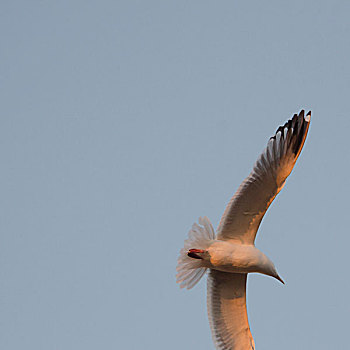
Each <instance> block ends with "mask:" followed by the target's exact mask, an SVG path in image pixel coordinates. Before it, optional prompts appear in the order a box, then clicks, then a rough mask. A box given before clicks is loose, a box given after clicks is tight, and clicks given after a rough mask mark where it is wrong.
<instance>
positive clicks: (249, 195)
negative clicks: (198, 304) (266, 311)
mask: <svg viewBox="0 0 350 350" xmlns="http://www.w3.org/2000/svg"><path fill="white" fill-rule="evenodd" d="M310 119H311V111H310V112H308V113H307V114H306V115H305V113H304V110H301V111H300V113H299V114H294V116H293V117H292V118H291V119H290V120H288V121H287V122H286V123H285V124H284V125H283V126H280V127H279V128H278V129H277V131H276V133H275V135H274V136H272V137H271V138H270V139H269V141H268V144H267V147H266V148H265V150H264V152H263V153H262V154H261V155H260V157H259V158H258V160H257V161H256V163H255V165H254V168H253V170H252V172H251V173H250V174H249V176H248V177H247V178H246V179H245V180H244V181H243V182H242V184H241V186H240V187H239V188H238V190H237V192H236V193H235V195H234V196H233V197H232V199H231V200H230V202H229V204H228V205H227V207H226V209H225V212H224V214H223V216H222V218H221V221H220V224H219V227H218V229H217V233H216V235H215V231H214V229H213V226H212V224H211V223H210V221H209V219H208V218H207V217H201V218H199V220H198V223H199V225H198V224H197V223H194V224H193V226H192V228H191V230H190V231H189V233H188V239H187V240H185V243H184V247H183V248H182V249H181V250H180V256H179V258H178V264H177V268H176V270H177V275H176V282H177V283H179V284H180V287H181V288H184V287H185V288H187V289H191V288H192V287H193V286H194V285H196V283H197V282H198V281H199V280H200V279H201V277H202V276H203V275H204V274H205V273H206V271H207V270H209V273H208V278H207V307H208V318H209V323H210V328H211V332H212V338H213V341H214V344H215V347H216V349H218V350H254V349H255V345H254V339H253V336H252V334H251V332H250V327H249V322H248V315H247V306H246V284H247V275H248V273H251V272H257V273H261V274H264V275H267V276H271V277H274V278H276V279H277V280H278V281H280V282H281V283H283V284H284V282H283V280H282V278H281V277H280V276H279V275H278V273H277V270H276V267H275V265H274V264H273V262H272V261H271V260H270V259H269V258H268V257H267V256H266V255H265V254H264V253H262V252H261V251H260V250H259V249H257V248H256V247H255V244H254V241H255V237H256V234H257V231H258V229H259V225H260V223H261V220H262V218H263V216H264V215H265V213H266V211H267V209H268V208H269V206H270V204H271V203H272V201H273V200H274V199H275V197H276V196H277V194H278V193H279V192H280V191H281V189H282V188H283V186H284V184H285V182H286V179H287V177H288V176H289V174H290V173H291V171H292V169H293V167H294V165H295V162H296V161H297V159H298V157H299V154H300V152H301V150H302V148H303V145H304V142H305V139H306V135H307V132H308V129H309V125H310Z"/></svg>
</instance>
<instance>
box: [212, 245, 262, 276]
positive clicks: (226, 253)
mask: <svg viewBox="0 0 350 350" xmlns="http://www.w3.org/2000/svg"><path fill="white" fill-rule="evenodd" d="M208 252H209V255H210V265H211V266H210V267H211V268H213V269H215V270H220V271H224V272H238V273H245V272H259V270H260V268H259V266H261V264H262V263H263V254H262V253H261V252H260V251H259V250H258V249H257V248H255V246H253V245H242V244H237V243H231V242H229V241H215V242H214V243H213V244H212V245H211V246H210V247H209V249H208Z"/></svg>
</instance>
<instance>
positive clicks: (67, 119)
mask: <svg viewBox="0 0 350 350" xmlns="http://www.w3.org/2000/svg"><path fill="white" fill-rule="evenodd" d="M349 10H350V3H349V2H347V1H332V2H328V1H293V2H290V1H270V2H261V1H249V2H248V1H245V2H243V1H241V2H237V1H220V2H217V1H216V2H215V1H206V0H205V1H182V0H179V1H153V0H150V1H99V2H97V1H65V0H64V1H44V0H43V1H3V2H2V4H1V13H0V19H1V20H0V29H1V30H0V33H1V34H0V35H1V42H2V45H1V47H2V49H1V53H0V55H1V60H0V62H1V64H0V79H1V84H0V89H1V93H0V99H1V109H2V113H1V124H0V125H1V127H0V134H1V137H0V153H1V159H2V171H1V175H0V178H1V193H2V196H1V199H0V223H1V233H0V237H1V248H0V249H1V254H0V281H1V288H0V290H1V291H0V302H1V315H0V347H1V348H2V349H6V350H17V349H36V350H41V349H42V350H47V349H57V350H59V349H65V350H77V349H84V350H90V349H91V350H92V349H131V350H133V349H164V348H166V349H169V350H172V349H174V350H175V349H191V348H194V347H196V348H201V349H213V345H212V341H211V336H210V330H209V325H208V321H207V316H206V295H205V289H206V286H205V281H204V279H203V281H201V282H200V283H199V285H198V286H196V287H195V288H194V289H193V290H191V291H183V290H180V289H179V288H178V286H177V285H176V283H175V267H176V260H177V256H178V251H179V250H180V248H181V247H182V245H183V240H184V239H185V238H186V236H187V232H188V230H189V228H190V227H191V225H192V223H193V222H194V221H196V220H197V218H198V217H199V216H204V215H206V216H208V217H209V218H210V220H211V221H212V223H213V224H214V226H215V227H216V226H217V224H218V222H219V220H220V217H221V215H222V213H223V211H224V208H225V205H226V203H227V202H228V201H229V199H230V197H231V195H232V194H233V193H234V192H235V190H236V189H237V188H238V186H239V184H240V183H241V181H242V180H243V179H244V178H245V176H247V175H248V173H249V172H250V170H251V167H252V166H253V164H254V162H255V160H256V158H257V157H258V155H259V154H260V152H261V151H262V150H263V149H264V147H265V145H266V143H267V140H268V138H269V137H270V136H271V135H272V134H273V133H274V132H275V130H276V129H277V127H278V126H279V125H281V124H284V122H285V121H286V120H287V119H288V118H290V117H291V116H292V114H293V113H295V112H299V110H300V109H301V108H305V109H306V110H309V109H311V110H312V112H313V115H312V122H311V127H310V130H309V136H308V139H307V141H306V144H305V147H304V150H303V152H302V154H301V157H300V159H299V160H298V162H297V165H296V168H295V170H294V171H293V173H292V175H291V177H290V178H289V179H288V181H287V184H286V186H285V187H284V189H283V191H282V192H281V193H280V194H279V196H278V197H277V199H276V200H275V202H274V203H273V204H272V206H271V208H270V209H269V211H268V213H267V215H266V217H265V218H264V220H263V223H262V225H261V227H260V232H259V234H258V238H257V242H256V244H257V246H258V248H260V249H261V250H262V251H264V252H265V253H266V254H267V255H268V256H269V257H270V258H271V259H272V260H273V261H274V263H275V264H276V266H277V268H278V271H279V272H280V274H281V276H282V278H283V279H284V280H285V281H286V285H285V286H283V285H282V284H279V283H278V282H277V281H275V280H273V279H271V278H268V277H266V276H258V275H252V276H250V277H249V280H248V309H249V318H250V324H251V328H252V333H253V336H254V338H255V342H256V346H257V348H258V349H280V348H281V344H283V348H284V349H285V350H289V349H290V350H292V349H293V350H294V349H318V350H321V349H325V350H326V349H327V350H328V349H340V348H343V347H344V339H345V338H346V334H347V329H348V319H349V312H350V305H349V302H348V296H349V295H350V283H349V279H348V278H347V276H348V266H349V262H348V254H349V253H348V247H349V243H350V239H349V229H348V209H349V197H350V193H349V192H350V191H349V185H348V179H347V178H348V173H349V170H350V168H349V142H350V141H349V138H348V132H349V128H350V121H349V120H350V119H349V101H350V99H349V86H350V68H349V59H350V35H349V32H350V22H349V20H348V17H349Z"/></svg>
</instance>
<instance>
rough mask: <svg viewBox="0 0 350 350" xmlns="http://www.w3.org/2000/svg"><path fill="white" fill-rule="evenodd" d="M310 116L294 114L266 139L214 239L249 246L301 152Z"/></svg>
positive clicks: (226, 211)
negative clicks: (265, 144)
mask: <svg viewBox="0 0 350 350" xmlns="http://www.w3.org/2000/svg"><path fill="white" fill-rule="evenodd" d="M310 118H311V112H309V113H308V114H307V115H306V116H304V111H303V110H302V111H301V112H300V113H299V115H297V114H294V116H293V118H292V119H290V120H288V122H286V123H285V124H284V125H283V126H280V127H279V128H278V129H277V131H276V134H275V135H274V136H273V137H271V138H270V140H269V142H268V144H267V147H266V149H265V151H264V152H263V153H262V154H261V155H260V157H259V159H258V160H257V162H256V163H255V166H254V168H253V171H252V172H251V173H250V175H249V176H248V177H247V178H246V179H245V180H244V181H243V183H242V184H241V186H240V187H239V189H238V191H237V192H236V194H235V195H234V196H233V197H232V199H231V201H230V203H229V204H228V205H227V207H226V209H225V212H224V215H223V216H222V218H221V221H220V224H219V227H218V234H217V238H218V239H223V240H225V239H226V240H228V239H230V240H236V241H239V242H241V243H243V244H253V243H254V240H255V236H256V233H257V231H258V228H259V225H260V222H261V220H262V218H263V216H264V214H265V213H266V211H267V209H268V207H269V206H270V204H271V203H272V201H273V200H274V199H275V197H276V196H277V194H278V193H279V191H280V190H281V189H282V187H283V185H284V183H285V181H286V179H287V177H288V176H289V174H290V173H291V171H292V169H293V167H294V164H295V162H296V160H297V159H298V156H299V154H300V152H301V150H302V148H303V145H304V142H305V139H306V135H307V132H308V129H309V125H310Z"/></svg>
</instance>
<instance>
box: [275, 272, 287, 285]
mask: <svg viewBox="0 0 350 350" xmlns="http://www.w3.org/2000/svg"><path fill="white" fill-rule="evenodd" d="M274 277H275V278H276V279H277V280H279V281H280V282H281V283H283V284H285V283H284V281H283V279H282V278H281V277H280V276H279V274H278V273H277V274H276V276H274Z"/></svg>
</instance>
